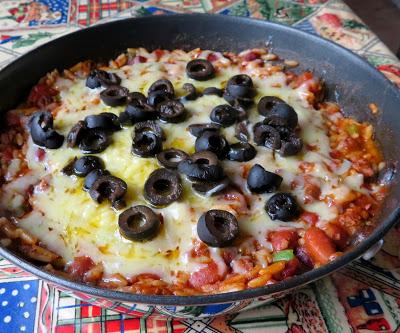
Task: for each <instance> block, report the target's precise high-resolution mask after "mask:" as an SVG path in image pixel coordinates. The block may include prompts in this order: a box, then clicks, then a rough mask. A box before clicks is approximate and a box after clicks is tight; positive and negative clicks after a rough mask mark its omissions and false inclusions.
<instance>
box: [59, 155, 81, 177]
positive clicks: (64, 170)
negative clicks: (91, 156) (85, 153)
mask: <svg viewBox="0 0 400 333" xmlns="http://www.w3.org/2000/svg"><path fill="white" fill-rule="evenodd" d="M77 159H78V158H77V157H74V158H73V159H72V160H70V161H69V162H68V163H67V165H66V166H65V167H63V168H62V169H61V172H62V173H63V174H64V175H67V176H72V175H73V174H74V164H75V162H76V160H77Z"/></svg>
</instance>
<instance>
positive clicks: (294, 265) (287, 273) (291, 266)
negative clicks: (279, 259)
mask: <svg viewBox="0 0 400 333" xmlns="http://www.w3.org/2000/svg"><path fill="white" fill-rule="evenodd" d="M299 267H300V262H299V259H297V258H296V257H294V258H293V259H292V260H289V261H288V262H287V263H286V266H285V268H284V269H283V271H282V272H281V277H282V280H284V279H286V278H288V277H291V276H293V275H295V274H296V273H297V270H298V269H299Z"/></svg>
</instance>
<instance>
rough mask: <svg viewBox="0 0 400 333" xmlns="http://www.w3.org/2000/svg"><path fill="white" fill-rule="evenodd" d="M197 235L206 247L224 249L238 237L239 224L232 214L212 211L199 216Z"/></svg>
mask: <svg viewBox="0 0 400 333" xmlns="http://www.w3.org/2000/svg"><path fill="white" fill-rule="evenodd" d="M197 235H198V236H199V238H200V239H201V240H202V241H203V242H204V243H206V244H207V245H208V246H211V247H226V246H229V245H232V243H233V241H234V240H235V238H236V237H237V236H238V235H239V224H238V222H237V220H236V217H235V216H234V215H233V214H231V213H229V212H227V211H225V210H217V209H212V210H209V211H208V212H206V213H204V214H203V215H201V216H200V218H199V221H198V222H197Z"/></svg>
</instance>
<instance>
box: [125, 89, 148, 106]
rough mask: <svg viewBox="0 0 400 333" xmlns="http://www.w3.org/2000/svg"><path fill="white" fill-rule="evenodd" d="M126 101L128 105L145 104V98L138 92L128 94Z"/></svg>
mask: <svg viewBox="0 0 400 333" xmlns="http://www.w3.org/2000/svg"><path fill="white" fill-rule="evenodd" d="M127 100H128V103H130V104H135V105H140V104H143V103H147V97H146V96H145V95H143V94H142V93H141V92H138V91H134V92H131V93H129V94H128V97H127Z"/></svg>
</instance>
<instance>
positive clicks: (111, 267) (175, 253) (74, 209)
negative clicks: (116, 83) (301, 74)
mask: <svg viewBox="0 0 400 333" xmlns="http://www.w3.org/2000/svg"><path fill="white" fill-rule="evenodd" d="M131 52H136V54H138V55H140V54H142V55H143V56H145V57H146V59H147V60H146V62H144V63H141V62H133V63H132V64H125V65H123V66H122V67H120V68H111V69H110V68H107V70H108V71H110V72H114V73H117V74H118V76H120V77H121V78H122V82H121V86H124V87H126V88H128V89H129V91H131V92H134V91H138V92H142V93H144V94H146V93H147V89H148V88H149V86H150V85H151V84H152V83H153V82H154V81H156V80H158V79H161V78H167V79H168V80H170V81H171V82H172V83H173V85H174V88H175V92H176V95H177V96H178V97H179V96H183V95H185V91H184V90H183V89H182V85H183V84H184V83H192V84H193V85H194V86H195V87H196V88H197V89H198V90H199V91H202V90H203V89H204V88H206V87H217V88H221V89H223V88H224V87H225V84H226V82H227V81H228V79H229V78H230V77H232V76H233V75H236V74H239V73H245V74H248V75H249V76H250V77H251V78H252V79H253V82H254V86H255V88H256V90H257V95H256V96H255V98H254V101H255V103H254V105H253V106H252V107H251V108H250V109H249V111H248V114H249V132H250V133H252V126H253V125H254V124H255V123H256V122H259V121H261V120H262V119H263V117H261V116H260V115H259V114H258V112H257V110H256V105H257V102H258V101H259V99H260V98H261V97H263V96H277V97H279V98H281V99H283V100H284V101H285V102H287V103H288V104H290V105H291V106H292V107H293V108H294V109H295V111H296V112H297V114H298V118H299V127H300V129H301V130H300V132H299V135H300V137H301V138H302V140H303V143H304V148H303V150H302V152H301V153H300V154H298V155H296V156H290V157H281V156H280V155H279V154H277V153H274V152H273V151H272V150H270V149H267V148H265V147H260V146H256V145H255V144H254V142H253V141H252V140H251V141H250V142H251V143H252V144H253V145H254V146H255V147H256V150H257V155H256V157H255V158H254V159H253V160H251V161H248V162H242V163H239V162H233V161H229V160H223V161H221V165H222V167H223V169H224V171H225V173H226V175H227V176H228V177H229V178H230V179H231V180H232V182H233V183H235V184H236V185H237V186H238V187H239V188H240V189H241V190H242V192H243V193H239V192H237V191H234V190H232V191H233V192H232V193H222V194H217V195H215V196H212V197H207V198H206V197H203V196H200V195H198V194H196V193H195V192H194V191H193V190H192V189H191V184H190V182H188V181H187V180H186V179H185V177H183V176H181V178H182V183H183V187H184V191H183V196H182V198H181V200H179V201H178V202H173V203H172V204H170V205H168V206H166V207H163V208H153V209H154V210H155V211H156V212H157V213H160V214H161V215H162V217H163V223H162V228H161V231H160V232H159V234H158V235H157V236H156V237H155V238H154V239H152V240H150V241H145V242H134V241H130V240H127V239H125V238H124V237H122V236H121V234H120V232H119V229H118V215H119V214H120V213H121V212H122V211H123V210H121V211H117V210H115V209H113V208H112V207H111V205H110V203H109V202H108V201H104V202H103V203H101V204H98V203H96V202H95V201H93V200H92V199H91V198H90V196H89V195H88V193H87V192H85V191H84V190H83V180H84V179H83V178H78V177H75V176H67V175H65V174H63V173H62V172H61V170H62V168H64V167H65V166H66V165H67V164H68V162H69V161H71V160H72V159H73V158H74V157H80V156H82V155H83V154H82V152H81V151H80V150H79V149H78V148H67V147H66V145H65V143H64V145H63V146H62V147H61V148H59V149H54V150H51V149H44V150H45V154H44V157H43V158H42V159H38V158H37V156H38V149H42V148H39V147H37V146H36V145H35V144H34V143H33V142H32V139H31V138H30V137H28V139H27V140H28V141H27V145H26V162H27V165H28V168H29V171H28V172H26V173H25V174H24V175H23V176H22V177H19V178H16V179H14V180H12V181H10V182H8V183H7V184H5V185H4V186H3V189H2V196H1V203H0V208H2V209H3V210H7V211H11V212H13V211H14V212H16V211H18V209H19V206H20V204H21V201H23V200H22V199H21V198H19V197H18V195H23V192H24V190H23V189H26V188H28V185H32V186H33V192H32V194H31V195H30V196H29V204H30V206H31V207H32V210H31V211H30V212H29V213H27V214H22V216H19V215H18V214H15V216H14V220H15V223H16V224H17V225H18V226H19V227H22V228H23V229H25V230H27V231H28V232H30V233H31V234H33V235H34V236H36V237H37V238H38V239H39V240H40V242H41V244H43V245H44V246H45V247H47V248H48V249H49V250H51V251H54V252H55V253H57V254H59V255H60V256H62V257H63V258H64V259H65V260H66V261H72V260H73V259H74V258H75V257H79V256H89V257H90V258H91V259H92V260H93V261H94V262H95V263H102V264H103V267H104V274H105V276H107V275H111V274H115V273H120V274H122V275H123V276H125V277H130V276H134V275H137V274H141V273H154V274H157V275H158V276H160V277H161V278H162V279H163V280H164V281H166V282H169V283H174V281H175V279H176V276H177V272H185V273H188V274H191V273H193V272H196V271H198V270H199V269H201V268H202V267H204V265H205V264H204V263H203V262H202V260H201V258H197V259H196V260H194V259H193V257H192V255H191V251H192V249H193V247H194V245H195V244H198V243H199V242H200V240H199V238H198V236H197V232H196V224H197V221H198V219H199V217H200V216H201V215H202V214H203V213H204V212H206V211H208V210H210V209H223V210H227V211H229V212H231V213H233V214H234V215H235V216H236V217H237V219H238V222H239V229H240V237H239V239H238V240H237V241H236V242H235V247H236V248H237V249H238V253H240V251H241V249H243V248H245V247H246V246H248V244H250V243H251V242H252V241H254V240H255V241H256V242H257V244H259V246H261V247H263V248H264V249H265V250H266V251H267V252H272V245H271V243H270V242H269V240H268V237H267V235H268V234H269V233H270V232H272V231H276V230H283V229H296V230H305V229H307V228H308V224H307V223H306V222H305V221H304V220H301V219H300V220H296V221H291V222H281V221H277V220H275V221H272V220H271V219H270V218H269V217H268V215H267V213H266V211H265V209H264V206H265V202H266V201H267V200H268V198H269V197H270V196H272V195H273V193H271V194H260V195H256V194H252V193H250V192H249V191H248V189H247V187H246V175H247V172H248V170H249V169H250V168H251V167H252V166H253V165H254V164H260V165H262V166H263V167H264V168H265V169H266V170H268V171H271V172H275V173H278V174H279V175H281V176H282V177H283V182H282V185H281V187H280V189H279V191H280V192H290V193H292V194H293V195H294V196H295V197H296V198H297V199H298V202H299V204H300V206H301V207H302V209H303V211H307V212H311V213H316V214H317V215H318V216H319V219H318V222H317V226H318V227H320V228H323V227H324V225H325V224H327V223H328V222H330V221H333V220H335V219H337V218H338V216H339V214H340V213H341V212H340V205H339V204H340V202H342V201H345V200H347V198H348V197H349V195H354V193H362V194H367V195H368V194H369V193H372V192H373V191H375V190H376V188H375V187H373V188H366V187H363V186H362V185H363V183H364V175H363V174H362V173H359V172H357V171H355V170H354V169H352V170H351V172H350V171H349V170H350V167H346V166H347V165H348V164H349V163H350V162H349V161H347V160H341V161H339V162H340V163H338V159H335V160H334V159H333V158H332V157H331V151H332V149H331V145H330V138H329V136H328V130H327V125H326V117H325V116H324V114H323V112H321V110H316V109H315V108H314V107H313V105H312V104H311V103H309V99H308V96H309V94H310V92H309V83H310V82H308V81H305V82H304V83H303V84H301V85H300V86H298V87H296V88H293V87H291V86H289V85H288V84H287V76H286V74H285V73H284V72H283V71H275V72H273V71H272V72H271V73H269V74H268V75H266V74H265V72H263V71H261V70H260V69H259V68H258V67H257V66H246V65H243V64H235V63H233V62H231V61H230V59H229V58H228V57H224V56H223V55H222V54H220V53H218V52H215V53H213V54H214V57H216V58H217V60H216V62H217V63H218V64H216V68H217V73H216V75H215V78H213V79H211V80H208V81H203V82H200V81H195V80H192V79H190V78H189V77H187V75H186V73H185V66H186V64H187V62H188V61H190V60H191V59H192V58H193V56H194V54H193V53H186V52H182V51H177V52H172V53H165V54H163V55H162V56H161V57H160V58H159V59H157V57H155V55H154V54H153V53H152V54H149V53H147V52H146V51H145V50H143V49H141V50H133V51H131ZM210 53H211V52H210V51H202V52H200V53H199V54H197V55H196V56H198V57H199V58H207V56H208V55H209V54H210ZM85 80H86V78H85V77H83V76H81V77H79V75H76V76H75V77H73V78H72V79H71V78H69V77H68V76H65V75H64V76H58V77H57V78H56V80H55V82H54V83H53V85H52V86H53V87H54V88H55V89H56V90H57V91H59V97H58V103H59V104H58V106H57V108H56V109H55V110H54V111H53V114H54V128H55V129H56V130H57V131H58V132H59V133H61V134H63V135H65V136H66V134H67V133H68V132H69V130H70V129H71V127H72V126H73V125H74V124H76V123H77V122H78V121H79V120H83V119H84V118H85V117H86V116H87V115H90V114H99V113H101V112H112V113H115V114H116V115H119V113H120V112H122V111H124V107H109V106H106V105H105V104H103V103H102V102H101V100H100V99H99V93H100V92H101V90H102V89H103V88H97V89H89V88H87V87H86V86H85ZM312 80H313V79H311V80H310V81H312ZM220 104H227V102H226V101H225V100H224V99H223V98H221V97H218V96H215V95H208V96H206V95H205V96H202V97H200V98H197V99H196V100H194V101H188V102H185V104H184V105H185V108H186V109H187V112H188V115H189V116H188V117H187V119H186V120H185V121H184V122H181V123H178V124H169V123H160V124H161V126H162V128H163V130H164V132H165V134H166V141H164V142H163V148H164V149H166V148H177V149H181V150H183V151H185V152H187V153H188V154H192V153H194V143H195V137H193V136H192V135H191V134H190V133H189V131H188V129H187V127H188V126H189V125H190V124H196V123H208V122H210V118H209V115H210V112H211V110H212V109H213V108H214V107H215V106H217V105H220ZM132 130H133V127H124V128H123V130H121V131H118V132H115V133H114V134H113V135H112V144H111V145H110V146H109V147H108V148H107V149H106V150H105V151H103V152H102V153H100V154H96V155H97V156H99V157H100V158H101V159H102V160H103V161H104V164H105V168H106V169H107V170H109V171H110V172H111V174H112V175H114V176H116V177H119V178H121V179H123V180H124V181H125V182H126V183H127V185H128V191H127V194H126V196H125V201H126V204H127V206H126V208H129V207H131V206H134V205H138V204H144V205H149V204H148V203H146V201H145V199H144V197H143V187H144V183H145V181H146V179H147V178H148V176H149V174H150V173H151V172H152V171H154V170H155V169H157V168H159V167H160V165H159V164H158V162H157V160H156V159H155V158H141V157H139V156H135V155H133V154H132V153H131V145H132ZM221 133H222V134H223V135H224V136H225V137H226V139H227V140H228V142H229V143H234V142H237V141H238V140H237V139H236V138H235V137H234V126H231V127H228V128H223V129H222V130H221ZM308 147H312V149H309V148H308ZM307 163H309V164H312V165H313V167H312V168H311V169H310V170H307V177H308V178H307V179H308V181H310V180H311V181H312V183H313V184H315V185H316V186H318V187H319V188H320V194H319V198H320V199H319V200H311V202H308V201H307V200H302V198H304V197H305V196H306V194H305V193H304V186H301V185H302V183H304V182H305V177H304V176H305V171H304V168H303V167H302V166H304V165H307ZM293 184H297V185H298V186H293ZM327 198H334V201H335V203H336V204H332V201H331V200H327ZM209 250H210V256H211V257H212V259H213V260H214V261H215V263H216V264H217V266H218V269H219V272H220V273H221V274H223V273H224V270H225V269H226V267H225V263H224V261H223V259H222V257H221V251H222V250H221V249H218V248H214V249H212V248H210V249H209ZM265 265H267V264H265Z"/></svg>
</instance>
